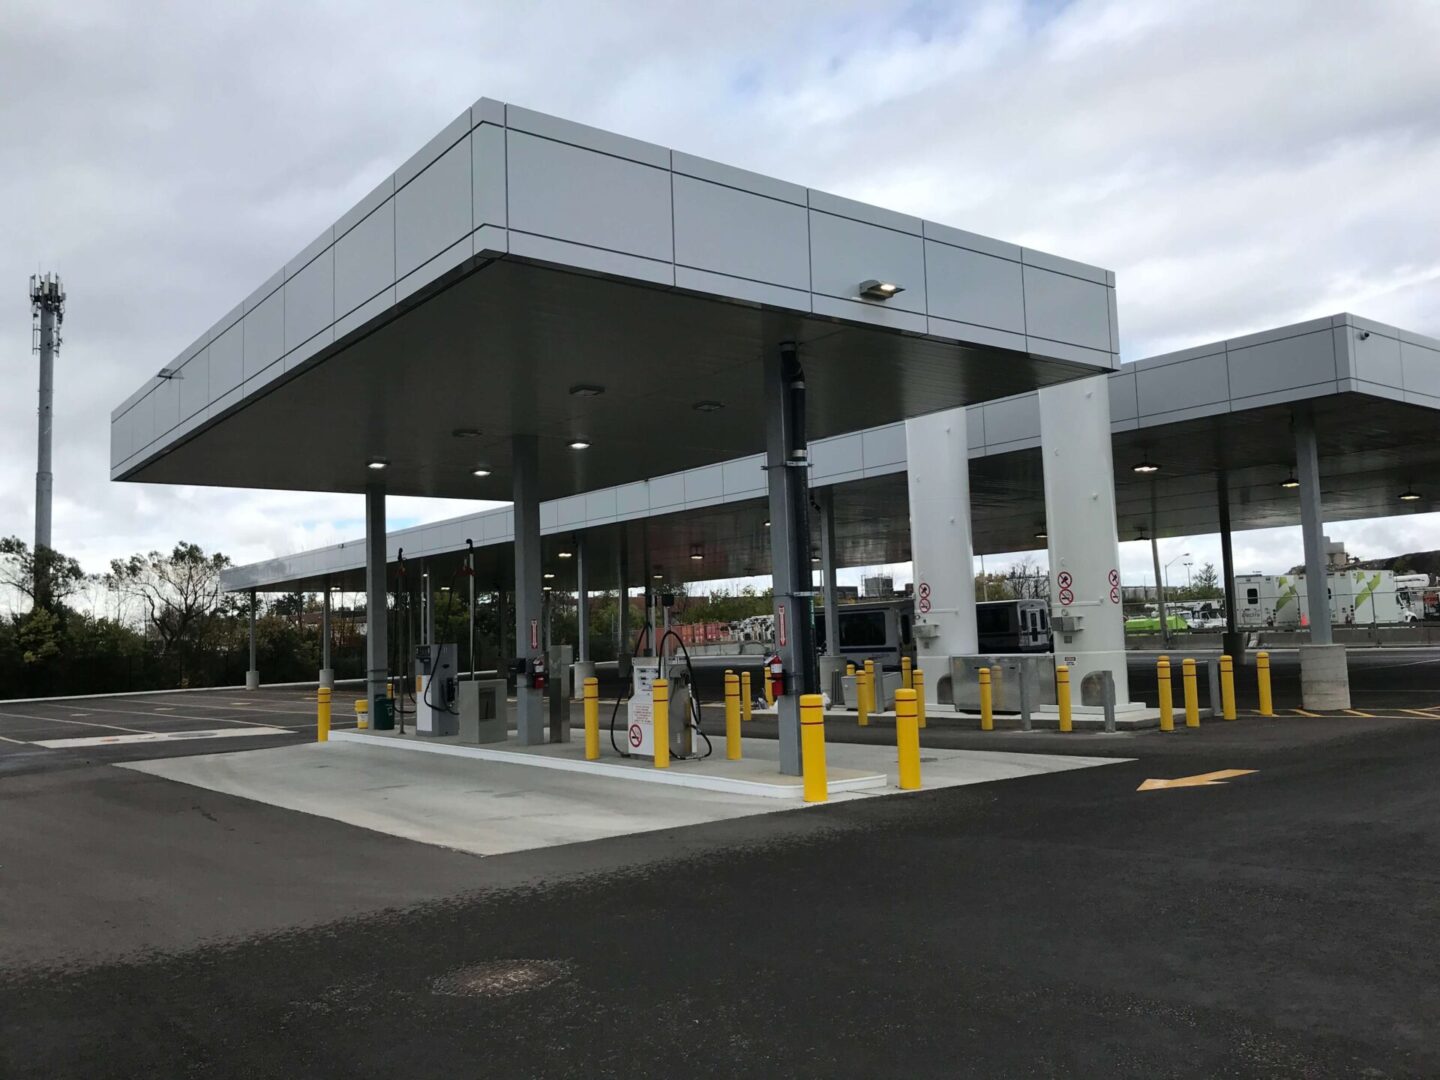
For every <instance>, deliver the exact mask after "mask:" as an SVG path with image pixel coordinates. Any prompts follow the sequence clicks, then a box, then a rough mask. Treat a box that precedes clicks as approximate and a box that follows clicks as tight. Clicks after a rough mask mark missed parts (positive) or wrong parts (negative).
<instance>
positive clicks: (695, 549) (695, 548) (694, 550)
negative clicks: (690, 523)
mask: <svg viewBox="0 0 1440 1080" xmlns="http://www.w3.org/2000/svg"><path fill="white" fill-rule="evenodd" d="M690 558H691V560H693V561H694V562H699V561H700V560H701V559H703V558H705V549H704V548H702V547H701V546H700V545H699V544H691V545H690Z"/></svg>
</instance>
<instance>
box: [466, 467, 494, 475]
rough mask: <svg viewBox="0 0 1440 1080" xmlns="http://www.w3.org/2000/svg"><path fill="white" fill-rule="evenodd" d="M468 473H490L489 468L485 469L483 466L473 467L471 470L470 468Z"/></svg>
mask: <svg viewBox="0 0 1440 1080" xmlns="http://www.w3.org/2000/svg"><path fill="white" fill-rule="evenodd" d="M470 475H471V476H481V477H484V476H489V475H490V470H489V469H486V468H483V467H481V468H475V469H471V470H470Z"/></svg>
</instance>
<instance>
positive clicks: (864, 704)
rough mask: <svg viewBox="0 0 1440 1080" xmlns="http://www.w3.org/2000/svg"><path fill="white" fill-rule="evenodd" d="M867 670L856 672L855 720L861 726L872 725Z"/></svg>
mask: <svg viewBox="0 0 1440 1080" xmlns="http://www.w3.org/2000/svg"><path fill="white" fill-rule="evenodd" d="M868 683H869V680H868V679H866V678H865V672H864V671H863V670H862V671H857V672H856V673H855V722H856V723H857V724H859V725H860V726H861V727H869V726H870V687H869V685H868Z"/></svg>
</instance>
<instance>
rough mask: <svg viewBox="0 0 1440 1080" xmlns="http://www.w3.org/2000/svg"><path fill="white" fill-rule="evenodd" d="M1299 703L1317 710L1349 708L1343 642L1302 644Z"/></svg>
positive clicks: (1347, 679)
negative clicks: (1338, 643)
mask: <svg viewBox="0 0 1440 1080" xmlns="http://www.w3.org/2000/svg"><path fill="white" fill-rule="evenodd" d="M1300 704H1301V706H1302V707H1303V708H1306V709H1314V710H1316V711H1317V712H1334V711H1335V710H1337V709H1348V708H1350V668H1349V666H1348V665H1347V664H1346V661H1345V646H1344V645H1301V646H1300Z"/></svg>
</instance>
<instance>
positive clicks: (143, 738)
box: [32, 728, 295, 750]
mask: <svg viewBox="0 0 1440 1080" xmlns="http://www.w3.org/2000/svg"><path fill="white" fill-rule="evenodd" d="M294 734H295V732H293V731H287V730H286V729H285V728H220V729H219V730H217V731H139V732H136V733H135V734H133V735H91V736H88V737H85V738H80V739H37V740H36V741H35V742H34V743H33V744H32V745H34V746H46V747H49V748H50V749H52V750H65V749H68V748H70V747H81V746H116V745H122V744H126V743H144V742H182V741H184V740H186V739H231V738H234V737H236V736H237V735H294Z"/></svg>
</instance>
